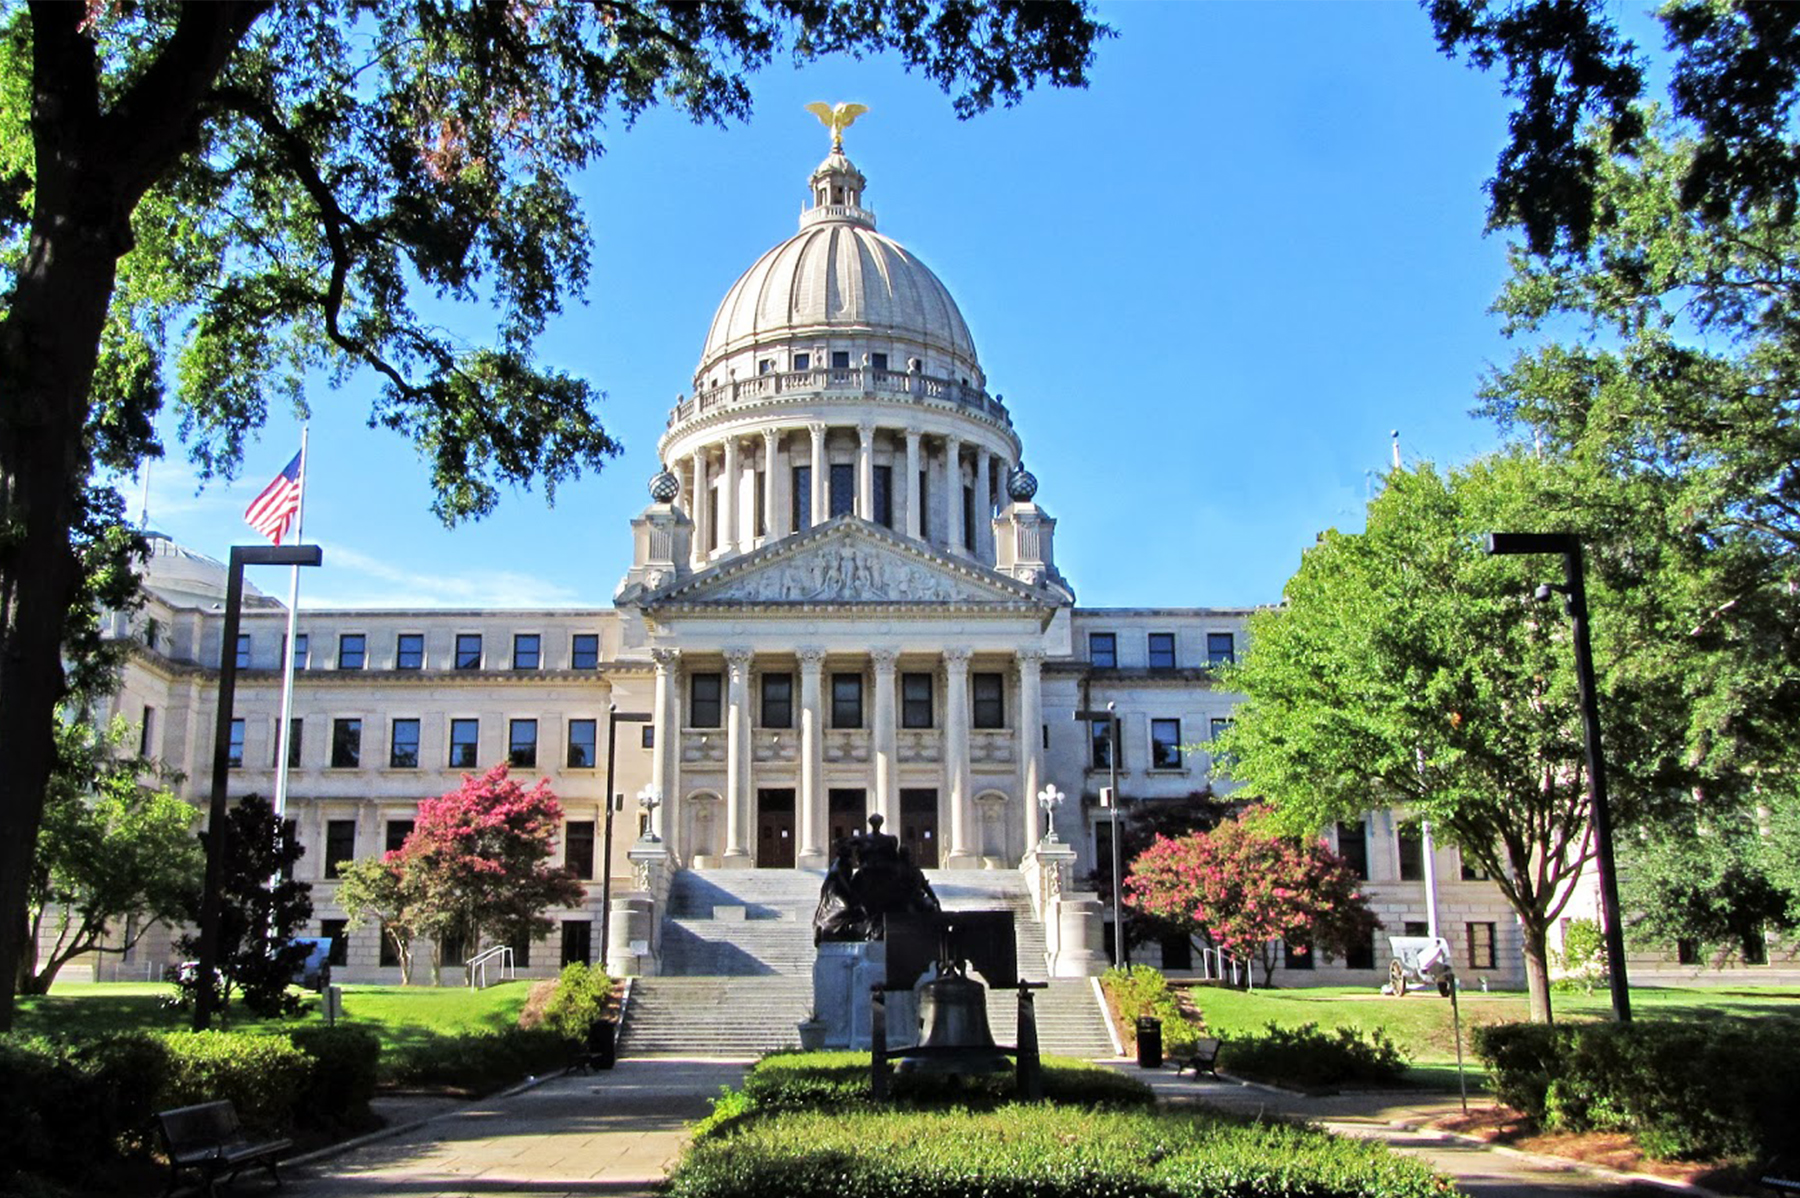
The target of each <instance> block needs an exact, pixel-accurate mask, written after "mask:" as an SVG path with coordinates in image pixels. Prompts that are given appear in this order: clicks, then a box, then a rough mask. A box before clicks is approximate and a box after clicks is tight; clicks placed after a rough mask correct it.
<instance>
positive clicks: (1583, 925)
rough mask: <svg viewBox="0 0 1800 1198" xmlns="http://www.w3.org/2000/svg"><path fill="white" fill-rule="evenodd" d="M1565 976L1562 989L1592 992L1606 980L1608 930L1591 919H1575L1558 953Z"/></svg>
mask: <svg viewBox="0 0 1800 1198" xmlns="http://www.w3.org/2000/svg"><path fill="white" fill-rule="evenodd" d="M1556 965H1557V968H1558V969H1560V970H1561V971H1562V976H1561V977H1559V978H1558V979H1557V980H1556V987H1557V989H1559V990H1571V991H1574V990H1578V991H1580V992H1581V993H1583V994H1592V993H1593V992H1594V987H1595V986H1596V985H1598V984H1599V983H1601V982H1603V981H1605V980H1606V976H1607V975H1606V932H1605V931H1604V930H1603V929H1602V928H1601V927H1600V925H1599V924H1597V923H1595V922H1594V921H1593V920H1591V919H1572V920H1570V921H1569V926H1568V928H1567V929H1566V930H1564V932H1563V946H1562V951H1561V952H1560V953H1558V954H1556Z"/></svg>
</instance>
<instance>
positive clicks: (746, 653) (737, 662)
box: [725, 645, 756, 681]
mask: <svg viewBox="0 0 1800 1198" xmlns="http://www.w3.org/2000/svg"><path fill="white" fill-rule="evenodd" d="M755 656H756V653H755V651H754V650H751V649H748V648H745V647H744V646H742V645H733V646H732V647H731V648H729V649H727V650H725V664H726V665H727V666H728V667H730V669H731V676H732V680H733V681H736V680H737V678H738V677H739V675H741V674H742V673H743V672H744V671H746V670H748V669H749V668H750V662H751V659H752V658H754V657H755Z"/></svg>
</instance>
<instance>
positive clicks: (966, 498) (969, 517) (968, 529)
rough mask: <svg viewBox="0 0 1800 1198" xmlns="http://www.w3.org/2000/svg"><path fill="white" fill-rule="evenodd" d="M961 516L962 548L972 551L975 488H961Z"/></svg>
mask: <svg viewBox="0 0 1800 1198" xmlns="http://www.w3.org/2000/svg"><path fill="white" fill-rule="evenodd" d="M962 516H963V518H962V526H963V534H962V535H963V539H962V543H963V547H964V548H967V549H973V548H974V547H975V488H974V487H964V488H963V513H962Z"/></svg>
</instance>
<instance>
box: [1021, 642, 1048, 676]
mask: <svg viewBox="0 0 1800 1198" xmlns="http://www.w3.org/2000/svg"><path fill="white" fill-rule="evenodd" d="M1048 656H1049V653H1048V652H1046V651H1045V650H1044V649H1043V648H1042V647H1041V646H1032V647H1029V648H1025V649H1020V650H1019V651H1018V654H1017V657H1018V662H1019V672H1020V673H1025V672H1027V671H1029V672H1031V673H1033V674H1035V673H1037V672H1038V671H1039V670H1040V669H1042V668H1043V666H1044V658H1046V657H1048Z"/></svg>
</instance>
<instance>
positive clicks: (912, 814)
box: [900, 788, 938, 869]
mask: <svg viewBox="0 0 1800 1198" xmlns="http://www.w3.org/2000/svg"><path fill="white" fill-rule="evenodd" d="M937 833H938V793H937V791H935V790H931V789H929V788H925V789H917V790H914V789H903V790H901V792H900V846H901V847H902V848H904V849H905V850H906V851H907V852H908V853H909V854H910V855H911V856H912V861H913V864H914V865H916V866H918V867H919V868H920V869H936V868H937V863H938V847H937V841H938V835H937Z"/></svg>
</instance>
